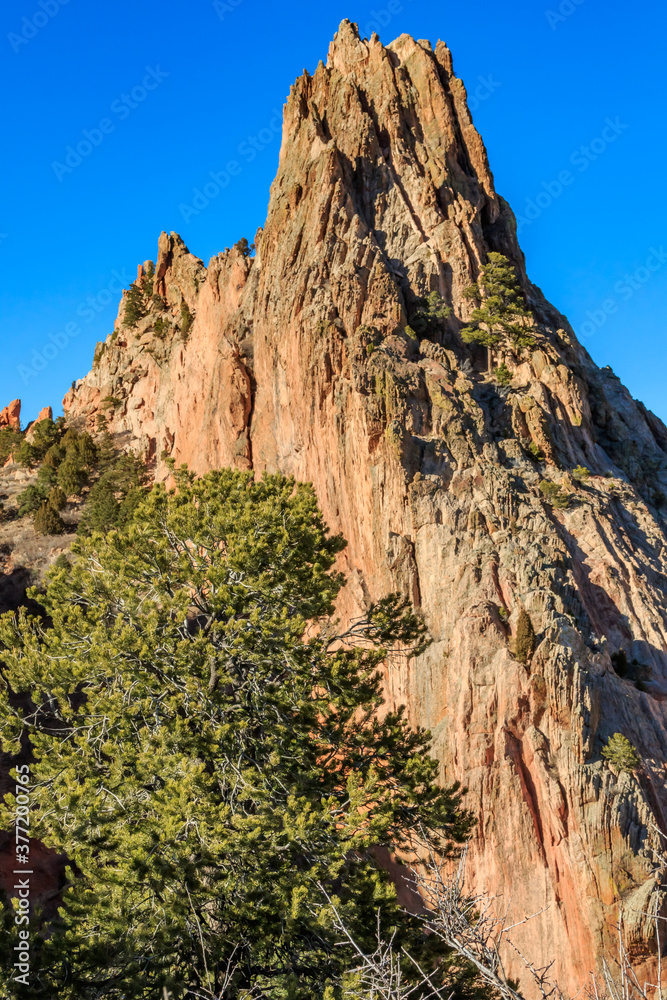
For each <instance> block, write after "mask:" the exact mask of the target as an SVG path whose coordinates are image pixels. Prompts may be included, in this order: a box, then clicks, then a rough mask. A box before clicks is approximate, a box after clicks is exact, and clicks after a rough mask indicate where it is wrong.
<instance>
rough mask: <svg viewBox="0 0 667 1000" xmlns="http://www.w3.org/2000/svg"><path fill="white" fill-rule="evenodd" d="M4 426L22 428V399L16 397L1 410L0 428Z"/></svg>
mask: <svg viewBox="0 0 667 1000" xmlns="http://www.w3.org/2000/svg"><path fill="white" fill-rule="evenodd" d="M3 427H13V428H14V430H17V431H18V430H20V429H21V400H20V399H15V400H14V401H13V402H12V403H10V404H9V406H5V408H4V410H0V429H1V428H3Z"/></svg>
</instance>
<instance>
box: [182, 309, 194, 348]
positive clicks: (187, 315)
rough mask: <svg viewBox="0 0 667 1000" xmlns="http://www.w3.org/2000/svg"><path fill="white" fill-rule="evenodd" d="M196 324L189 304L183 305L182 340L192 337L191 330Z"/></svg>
mask: <svg viewBox="0 0 667 1000" xmlns="http://www.w3.org/2000/svg"><path fill="white" fill-rule="evenodd" d="M193 323H194V316H193V315H192V313H191V312H190V308H189V306H188V304H187V302H183V303H182V304H181V338H182V339H183V340H187V339H188V337H189V335H190V329H191V327H192V324H193Z"/></svg>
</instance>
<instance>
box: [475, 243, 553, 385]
mask: <svg viewBox="0 0 667 1000" xmlns="http://www.w3.org/2000/svg"><path fill="white" fill-rule="evenodd" d="M464 295H465V296H466V298H469V299H472V300H473V301H474V302H477V303H478V306H477V308H476V309H475V310H474V311H473V314H472V323H471V324H469V325H468V326H465V327H464V328H463V329H462V330H461V338H462V340H463V342H464V343H466V344H483V345H484V346H485V347H487V348H488V349H489V370H490V369H491V361H492V354H493V348H494V347H497V346H498V345H500V344H507V345H509V346H510V347H512V348H514V349H515V350H516V349H519V348H522V347H532V345H533V344H534V343H535V338H534V337H533V336H532V334H531V333H530V332H529V326H530V323H531V322H532V319H533V314H532V313H531V312H530V310H529V309H528V308H527V306H526V300H525V297H524V294H523V292H522V290H521V286H520V285H519V281H518V278H517V276H516V272H515V270H514V268H513V267H512V265H511V264H510V262H509V260H508V259H507V257H504V256H503V254H501V253H490V254H489V256H488V263H486V264H485V265H484V266H483V267H482V273H481V275H480V277H479V280H478V281H477V282H476V283H475V284H474V285H470V287H469V288H466V290H465V292H464Z"/></svg>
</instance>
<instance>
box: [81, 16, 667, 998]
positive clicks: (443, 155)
mask: <svg viewBox="0 0 667 1000" xmlns="http://www.w3.org/2000/svg"><path fill="white" fill-rule="evenodd" d="M256 243H257V255H256V257H255V258H254V259H253V258H246V257H244V256H243V255H242V253H241V252H240V251H238V250H236V249H233V250H231V251H229V252H227V253H225V254H221V255H219V256H217V257H214V258H213V259H212V260H211V261H210V263H209V265H208V268H206V267H204V265H203V263H202V262H201V261H200V260H199V259H198V258H196V257H194V256H193V255H192V254H190V253H189V252H188V250H187V248H186V247H185V245H184V244H183V241H182V240H181V239H180V237H178V236H177V235H176V234H175V233H172V234H171V235H167V234H166V233H163V234H162V235H161V237H160V241H159V254H158V260H157V264H156V270H155V284H154V287H155V291H156V292H158V293H159V294H161V295H162V296H164V298H165V300H166V302H167V311H166V312H165V313H158V311H157V310H158V306H157V305H154V306H153V307H152V311H151V312H150V313H149V315H148V316H147V317H146V318H145V319H143V320H141V321H140V323H139V326H138V328H137V331H136V332H137V334H138V337H137V338H136V339H135V338H134V337H129V338H127V340H126V339H125V332H124V331H123V330H122V329H121V327H120V326H117V333H118V335H117V337H116V339H115V340H113V341H112V339H111V338H108V339H107V341H106V343H105V350H104V351H103V352H102V351H101V350H100V351H98V353H97V354H96V358H97V361H96V365H95V367H94V369H93V371H92V372H91V373H90V374H89V375H88V376H86V378H84V379H83V380H82V381H81V382H79V383H78V384H77V388H76V390H74V391H70V392H69V393H68V394H67V396H66V397H65V400H64V406H65V411H66V413H67V414H68V417H69V418H70V419H73V420H76V421H77V423H79V424H81V425H87V426H88V427H89V428H91V429H94V428H95V425H96V417H97V415H98V414H99V413H100V412H102V400H104V399H105V397H109V396H112V397H113V398H114V399H118V400H119V401H120V402H119V405H117V406H116V407H114V408H113V410H106V411H104V412H105V415H106V416H108V417H109V426H110V429H111V430H112V431H114V432H117V433H123V434H124V435H125V440H129V441H133V443H134V447H135V449H136V450H137V451H139V452H142V453H143V454H144V455H146V456H147V457H149V458H151V459H153V460H154V462H155V474H156V478H158V479H165V478H166V477H167V476H168V469H167V467H166V466H165V464H164V462H163V460H162V455H163V454H168V455H171V456H173V457H174V458H175V459H176V461H177V462H179V463H180V462H187V463H188V464H189V465H190V466H191V468H192V469H193V470H195V471H196V472H203V471H205V470H207V469H210V468H214V467H220V466H224V465H232V466H236V467H240V468H253V469H255V470H256V471H257V472H261V471H263V470H265V469H269V470H275V469H279V470H281V471H283V472H285V473H290V474H293V475H294V476H296V477H297V478H298V479H301V480H308V481H311V482H313V483H314V485H315V488H316V491H317V494H318V498H319V501H320V504H321V506H322V508H323V511H324V514H325V517H326V519H327V521H328V523H329V525H330V526H331V529H332V530H333V531H335V532H338V531H340V532H342V533H343V534H344V535H345V536H346V537H347V539H348V541H349V547H348V549H347V550H346V553H345V554H344V557H342V558H341V568H342V569H343V570H344V571H345V573H346V575H347V578H348V586H347V588H346V590H345V593H344V595H343V599H342V601H341V606H340V612H341V614H343V615H352V614H354V613H355V612H357V611H358V610H359V609H360V608H361V607H363V606H365V605H366V604H367V603H368V601H369V600H372V599H375V598H378V597H380V596H381V595H383V594H386V593H388V592H390V591H394V590H400V591H402V592H404V593H406V594H408V595H409V596H410V597H411V598H412V600H413V601H414V603H415V604H416V605H417V606H418V607H420V608H421V610H422V612H423V614H424V617H425V620H426V622H427V624H428V627H429V630H430V633H431V635H432V637H433V640H434V641H433V644H432V645H431V646H430V648H429V649H428V650H427V651H426V652H425V653H424V654H423V655H422V656H421V657H419V658H417V659H414V660H412V661H409V662H403V661H396V662H392V663H390V664H389V665H388V667H387V671H386V689H387V693H388V696H389V698H390V699H391V700H393V701H394V702H403V703H405V704H406V705H407V706H408V711H409V714H410V718H411V719H412V721H413V722H414V723H419V724H421V725H424V726H427V727H429V728H430V729H431V731H432V732H433V736H434V753H435V755H436V757H437V759H438V761H439V763H440V773H441V776H442V779H443V780H445V781H452V780H454V779H457V780H460V781H461V782H462V783H463V784H464V785H465V786H466V787H467V788H468V793H467V803H468V805H469V807H470V808H471V809H472V810H473V812H474V814H475V816H476V818H477V820H478V825H477V828H476V832H475V839H474V842H473V845H472V849H471V854H470V869H469V870H470V873H471V877H472V880H473V882H474V884H476V885H477V886H478V887H484V888H486V889H488V890H489V891H490V892H491V893H493V894H500V895H501V896H502V898H503V904H502V905H503V906H504V905H505V904H506V903H509V902H510V901H511V904H512V916H513V917H514V918H521V917H523V916H524V915H525V914H528V913H533V912H536V911H544V912H542V913H541V915H540V916H539V917H537V918H535V919H534V920H533V921H531V922H529V923H528V924H525V925H522V926H521V927H518V928H517V929H516V932H515V939H516V942H517V945H518V946H519V947H520V948H521V950H522V951H523V952H524V953H525V954H528V955H530V956H531V959H532V961H533V962H534V963H535V964H536V965H537V966H542V965H546V964H548V963H549V962H550V961H551V960H553V959H555V966H554V970H555V972H556V973H557V975H558V976H559V978H560V980H561V983H562V985H563V986H564V987H565V988H567V989H570V990H571V991H572V993H576V992H577V990H579V989H580V988H581V986H582V985H583V984H584V982H585V981H586V980H587V977H588V974H589V972H590V970H591V969H593V968H594V967H595V966H596V964H597V962H598V960H599V958H600V956H601V955H602V954H603V952H604V951H605V949H609V950H612V949H613V939H614V934H615V923H616V919H617V914H618V910H619V906H621V907H622V908H623V911H624V919H625V924H626V928H627V929H628V931H629V933H630V937H631V947H632V949H633V952H635V953H637V954H640V955H644V956H645V955H650V954H651V951H652V949H653V931H652V928H651V926H650V922H649V921H648V920H647V919H646V917H645V916H642V913H645V911H646V909H647V906H646V905H645V903H646V900H647V899H648V895H647V894H650V892H651V891H652V887H653V885H654V883H653V880H652V877H651V876H650V875H649V871H648V865H647V861H646V845H647V844H651V843H654V844H655V842H656V837H655V833H654V830H653V828H652V827H653V825H655V826H657V827H658V828H659V829H665V819H664V817H665V816H667V704H666V703H665V701H664V700H663V701H661V700H659V697H662V696H664V694H665V692H667V615H666V614H665V600H664V586H663V583H664V579H665V571H664V555H661V553H664V552H665V550H666V545H667V539H666V537H665V535H666V525H665V519H664V516H663V514H662V513H660V512H659V511H658V510H657V509H656V506H655V503H654V502H658V503H659V502H660V499H659V496H658V493H657V492H656V491H662V492H663V493H664V494H667V429H666V428H665V427H664V425H663V424H662V423H661V422H660V421H659V420H658V419H657V418H656V417H654V416H653V415H652V414H648V413H647V411H645V410H644V409H643V407H641V406H640V405H638V404H636V403H635V402H634V400H632V398H631V396H630V394H629V393H628V392H627V390H626V389H625V388H624V387H623V386H622V385H621V384H620V382H619V381H618V379H616V378H615V376H613V373H610V372H608V371H605V370H602V371H601V370H600V369H598V368H597V367H596V366H595V365H594V364H593V362H592V360H591V358H590V357H589V356H588V354H587V353H586V351H585V350H584V348H583V347H582V346H581V345H580V344H579V343H578V341H577V339H576V337H575V335H574V333H573V331H572V330H571V328H570V327H569V325H568V323H567V321H566V320H565V318H564V317H563V316H561V315H560V313H558V311H557V310H556V309H555V308H554V307H553V306H551V305H550V304H549V303H548V302H546V301H545V299H544V297H543V296H542V294H541V292H540V291H539V289H538V288H536V287H535V286H533V285H532V284H531V283H530V281H529V279H528V277H527V275H526V272H525V264H524V258H523V255H522V253H521V249H520V247H519V245H518V243H517V240H516V226H515V222H514V217H513V215H512V212H511V210H510V208H509V207H508V206H507V204H506V203H505V202H503V201H502V200H501V199H500V198H499V197H498V195H497V194H496V191H495V187H494V181H493V176H492V174H491V171H490V168H489V165H488V160H487V156H486V151H485V149H484V145H483V143H482V140H481V138H480V136H479V135H478V133H477V131H476V130H475V127H474V125H473V124H472V120H471V117H470V113H469V111H468V108H467V104H466V94H465V89H464V86H463V84H462V83H461V81H460V80H458V79H457V78H456V77H455V76H454V74H453V70H452V61H451V55H450V53H449V51H448V49H447V48H446V46H445V45H444V44H443V43H441V42H440V43H438V45H437V46H436V48H435V49H432V48H431V46H430V45H429V44H428V43H426V42H417V41H414V40H413V39H412V38H410V37H409V36H407V35H402V36H401V37H400V38H398V39H397V40H396V41H395V42H393V43H392V44H391V45H389V46H387V47H383V46H382V44H381V43H380V41H379V40H378V39H377V37H376V36H374V37H373V38H372V39H371V40H370V41H368V40H362V39H360V38H359V35H358V33H357V30H356V28H355V26H354V25H351V24H349V22H347V21H344V22H343V24H342V25H341V27H340V30H339V32H338V34H337V35H336V37H335V39H334V42H333V43H332V46H331V48H330V51H329V58H328V61H327V64H326V66H325V65H323V64H320V65H319V66H318V68H317V70H316V72H315V74H314V75H313V76H312V77H311V76H309V75H308V74H306V75H304V76H303V77H302V78H301V79H299V80H298V81H297V82H296V84H295V85H294V87H293V88H292V90H291V92H290V96H289V100H288V102H287V105H286V108H285V113H284V134H283V142H282V148H281V153H280V163H279V168H278V174H277V177H276V179H275V181H274V184H273V186H272V189H271V200H270V204H269V211H268V218H267V222H266V226H265V228H264V230H263V232H262V231H260V233H258V235H257V238H256ZM490 250H497V251H500V252H502V253H503V254H505V255H506V256H507V257H508V258H509V259H510V260H511V261H512V262H513V263H514V265H515V267H516V269H517V271H518V274H519V276H520V279H521V282H522V286H523V288H524V290H525V293H526V296H527V300H528V303H529V305H530V307H531V309H532V310H533V313H534V315H535V317H536V325H535V330H534V335H535V340H536V343H535V347H534V349H532V350H523V351H520V352H518V353H517V352H514V353H513V352H511V351H508V353H507V358H506V360H507V363H508V364H510V366H511V368H512V371H513V374H514V382H513V386H512V389H511V390H510V391H509V393H506V394H504V395H503V393H502V392H500V391H498V390H497V389H496V388H494V386H493V385H492V384H491V383H490V382H489V380H488V378H487V376H486V374H485V368H486V363H485V361H484V362H482V360H481V359H478V360H476V359H475V357H474V356H472V355H471V353H470V351H469V350H468V349H467V348H466V347H465V346H464V345H463V344H462V342H461V339H460V336H459V333H458V331H459V329H460V327H461V326H462V325H463V324H464V323H465V322H466V321H467V320H468V319H469V317H470V315H471V310H472V308H473V305H472V304H471V302H470V301H469V300H468V299H467V298H466V297H465V296H464V290H465V289H466V287H467V286H468V285H469V284H470V283H471V282H472V281H473V280H475V279H476V278H477V277H478V275H479V271H480V267H481V266H482V264H483V263H484V262H485V260H486V257H487V254H488V252H489V251H490ZM433 290H435V291H438V292H439V293H440V294H441V295H442V296H443V297H444V299H445V300H446V302H447V303H448V304H450V305H451V306H452V309H453V315H452V317H451V319H449V320H447V321H446V322H445V323H443V325H442V328H441V330H440V331H436V332H435V333H433V334H432V335H431V338H430V340H422V341H421V343H418V342H415V341H414V339H412V338H411V337H410V336H409V335H406V333H405V327H406V323H407V320H408V317H409V315H410V313H411V312H412V311H413V310H414V308H415V296H418V295H424V294H426V293H427V292H430V291H433ZM183 302H184V303H186V304H187V306H188V308H189V310H190V311H191V313H192V314H193V316H194V324H193V326H192V329H191V331H190V333H189V336H188V338H187V340H186V341H185V342H184V341H183V339H182V338H181V337H180V336H179V334H178V331H177V329H176V326H177V324H178V323H179V322H180V310H181V304H182V303H183ZM157 318H161V319H163V320H165V319H167V320H169V322H170V323H171V324H172V328H171V331H170V332H168V333H167V334H166V335H164V337H163V338H162V339H160V338H157V337H156V335H155V332H154V324H155V321H156V319H157ZM371 346H372V347H373V350H370V347H371ZM471 361H475V362H476V367H474V366H472V365H471ZM530 445H534V449H533V451H535V450H537V451H540V452H541V453H542V454H543V455H544V458H545V462H544V463H542V464H539V463H538V462H537V461H536V459H535V457H534V455H533V454H532V453H531V451H530V449H529V446H530ZM578 464H581V465H585V466H587V467H588V468H589V469H590V470H591V472H592V473H593V474H594V476H596V477H600V478H595V479H594V480H591V483H590V484H589V487H588V488H587V489H586V490H585V491H579V492H578V493H577V496H578V497H579V499H580V501H581V502H578V503H574V504H572V505H571V507H570V508H568V509H567V510H554V509H552V508H551V507H549V505H548V504H546V502H545V500H544V498H543V496H542V494H541V493H540V489H539V485H540V481H541V480H543V479H545V478H551V479H553V480H554V481H559V480H560V479H562V480H563V484H564V486H567V483H568V482H570V480H568V479H567V476H566V475H565V471H564V470H568V469H572V468H573V467H574V466H576V465H578ZM607 473H611V474H612V475H613V476H614V477H615V478H614V479H613V481H612V480H610V479H608V478H602V477H603V476H604V475H605V474H607ZM612 486H614V487H615V489H614V491H613V493H612V489H611V487H612ZM567 488H568V489H570V488H572V489H575V488H576V487H574V486H571V487H570V486H567ZM661 581H662V582H661ZM522 606H523V607H525V609H526V610H527V611H528V613H529V614H530V616H531V620H532V622H533V625H534V627H535V631H536V633H537V640H538V645H537V649H536V651H535V654H534V656H533V658H532V661H531V663H530V665H529V667H526V666H523V665H522V664H520V663H518V662H517V661H516V660H515V659H514V658H513V656H512V652H511V644H510V641H509V640H510V639H511V633H512V630H513V629H514V628H515V627H516V619H517V616H518V612H519V609H520V608H521V607H522ZM501 611H502V613H501ZM619 648H624V649H625V650H627V651H628V653H629V654H630V658H632V657H633V656H635V657H637V659H638V660H639V661H640V662H641V663H642V664H645V665H646V667H647V669H648V670H649V671H650V674H651V680H650V682H649V683H648V684H647V685H646V686H647V688H648V690H647V691H646V692H642V691H640V690H638V689H637V688H636V687H635V686H634V685H633V684H632V683H631V682H630V681H628V680H624V679H622V678H620V677H618V676H617V675H616V674H615V672H614V670H613V669H612V665H611V661H610V658H609V652H610V651H613V650H617V649H619ZM654 694H655V697H654ZM616 731H621V732H623V733H624V734H625V735H626V736H628V738H629V739H630V740H631V741H632V743H633V744H634V745H635V746H636V747H637V748H638V750H639V752H640V753H641V755H642V756H643V758H644V760H645V761H646V762H647V775H649V774H650V778H649V777H646V779H645V780H644V779H642V781H641V782H638V781H635V780H634V779H632V780H631V779H630V778H627V780H626V779H625V778H623V779H620V780H617V779H616V778H615V777H614V775H613V774H612V772H611V771H610V769H609V767H608V766H607V765H606V764H604V763H603V762H602V760H601V757H600V750H601V747H602V745H603V743H604V741H605V740H606V739H607V738H608V737H609V736H610V735H611V734H612V733H614V732H616ZM545 907H548V909H546V910H544V908H545ZM507 963H508V964H507V971H508V974H510V975H512V976H523V975H524V970H523V967H522V965H521V962H520V961H519V960H518V959H517V957H516V955H513V954H510V955H508V956H507ZM647 969H648V972H647V974H648V975H650V974H651V970H650V964H649V966H647Z"/></svg>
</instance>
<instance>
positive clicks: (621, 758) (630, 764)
mask: <svg viewBox="0 0 667 1000" xmlns="http://www.w3.org/2000/svg"><path fill="white" fill-rule="evenodd" d="M602 756H603V757H604V758H605V760H608V761H609V763H610V764H611V766H612V767H613V768H614V770H616V771H626V772H627V773H628V774H631V773H632V772H633V771H636V770H637V768H638V767H639V766H640V765H641V762H642V759H641V757H640V756H639V754H638V753H637V751H636V750H635V748H634V747H633V745H632V743H631V742H630V740H629V739H628V738H627V737H626V736H623V734H622V733H614V735H613V736H610V737H609V739H608V740H607V743H606V745H605V746H604V747H603V748H602Z"/></svg>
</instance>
